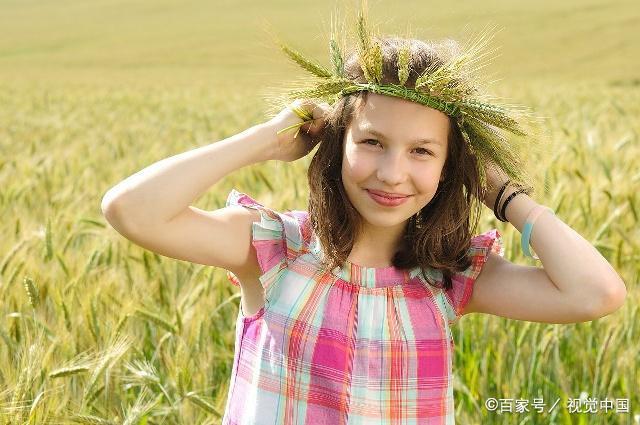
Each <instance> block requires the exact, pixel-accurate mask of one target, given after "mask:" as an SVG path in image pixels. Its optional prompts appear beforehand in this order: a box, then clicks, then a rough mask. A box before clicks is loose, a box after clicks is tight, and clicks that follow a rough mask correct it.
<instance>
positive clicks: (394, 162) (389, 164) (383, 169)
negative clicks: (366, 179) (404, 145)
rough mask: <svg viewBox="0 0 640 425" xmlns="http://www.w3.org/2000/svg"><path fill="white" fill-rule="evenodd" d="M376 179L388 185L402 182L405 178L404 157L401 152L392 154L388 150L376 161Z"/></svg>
mask: <svg viewBox="0 0 640 425" xmlns="http://www.w3.org/2000/svg"><path fill="white" fill-rule="evenodd" d="M376 176H377V178H378V180H380V181H381V182H384V183H386V184H387V185H389V186H394V185H397V184H400V183H403V182H404V181H405V180H406V178H407V171H406V164H405V158H404V157H403V155H401V154H394V153H393V152H391V151H389V152H388V153H387V154H386V155H382V156H381V157H380V160H379V162H378V171H377V173H376Z"/></svg>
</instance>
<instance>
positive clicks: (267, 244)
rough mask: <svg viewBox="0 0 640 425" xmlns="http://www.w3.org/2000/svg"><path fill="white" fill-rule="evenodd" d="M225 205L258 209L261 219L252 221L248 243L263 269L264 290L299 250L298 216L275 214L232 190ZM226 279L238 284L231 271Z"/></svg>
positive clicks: (261, 277)
mask: <svg viewBox="0 0 640 425" xmlns="http://www.w3.org/2000/svg"><path fill="white" fill-rule="evenodd" d="M226 206H242V207H245V208H253V209H255V210H257V211H258V212H260V221H259V222H254V223H253V224H252V230H251V235H252V241H251V243H252V245H253V246H254V248H255V249H256V253H257V257H258V264H259V265H260V270H261V272H262V274H261V276H260V282H261V283H262V287H263V288H265V290H266V288H267V287H268V286H269V285H271V283H273V282H274V281H276V280H277V279H278V278H279V276H280V275H281V273H282V272H283V271H284V270H285V269H286V268H287V266H288V264H289V262H290V261H292V260H293V259H295V258H296V256H297V255H298V253H299V252H300V251H301V248H302V245H303V239H302V234H301V229H300V225H299V222H298V219H297V218H296V215H295V213H294V212H287V213H278V212H276V211H274V210H272V209H270V208H267V207H265V206H264V205H262V204H260V203H259V202H257V201H255V200H254V199H253V198H251V197H250V196H248V195H246V194H244V193H241V192H238V191H237V190H235V189H232V190H231V192H230V193H229V196H228V197H227V202H226ZM227 278H228V279H229V281H230V282H231V283H232V284H234V285H237V286H239V285H240V282H239V280H238V278H237V277H236V275H234V274H233V273H232V272H230V271H227Z"/></svg>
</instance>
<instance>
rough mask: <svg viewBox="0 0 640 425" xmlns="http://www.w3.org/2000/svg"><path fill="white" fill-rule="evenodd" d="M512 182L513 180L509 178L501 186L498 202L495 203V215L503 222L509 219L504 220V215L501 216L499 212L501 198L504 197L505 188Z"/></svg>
mask: <svg viewBox="0 0 640 425" xmlns="http://www.w3.org/2000/svg"><path fill="white" fill-rule="evenodd" d="M510 182H511V180H507V181H506V182H505V183H504V184H503V185H502V187H501V188H500V191H499V192H498V196H496V202H495V204H493V215H495V216H496V218H497V219H498V220H500V221H502V222H505V221H507V220H503V219H502V217H500V214H498V204H499V203H500V198H501V197H502V193H503V192H504V190H505V189H506V188H507V185H508V184H509V183H510Z"/></svg>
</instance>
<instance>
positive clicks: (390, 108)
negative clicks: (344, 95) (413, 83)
mask: <svg viewBox="0 0 640 425" xmlns="http://www.w3.org/2000/svg"><path fill="white" fill-rule="evenodd" d="M448 134H449V118H448V117H447V115H445V114H444V113H442V112H440V111H438V110H436V109H432V108H429V107H427V106H424V105H421V104H418V103H415V102H411V101H409V100H405V99H401V98H397V97H391V96H385V95H379V94H375V93H368V94H367V101H366V103H365V105H364V107H362V108H361V109H360V110H359V111H357V112H356V113H355V116H354V117H353V119H352V120H351V123H350V124H349V126H348V127H347V129H346V131H345V136H344V143H343V157H342V182H343V184H344V188H345V191H346V193H347V195H348V196H349V200H350V201H351V203H352V204H353V206H354V207H355V209H356V210H357V211H358V212H359V213H360V215H361V216H362V218H363V219H364V227H365V229H367V228H368V229H372V230H373V229H376V228H380V227H386V228H392V229H393V230H398V231H401V230H402V229H404V227H405V224H406V221H407V220H408V219H409V218H410V217H411V216H412V215H414V214H415V213H417V212H418V211H420V210H421V209H422V208H423V207H424V206H426V205H427V204H428V203H429V201H431V199H432V198H433V196H434V195H435V193H436V190H437V189H438V184H439V182H440V181H441V175H442V170H443V168H444V163H445V160H446V155H447V143H448V141H447V137H448ZM370 191H381V192H387V193H388V194H393V196H403V197H404V198H403V202H401V203H400V202H396V203H398V205H395V206H389V205H384V199H382V203H380V202H377V201H376V200H375V197H374V196H372V195H371V194H370ZM389 196H391V195H389ZM378 199H379V198H378ZM389 230H391V229H389Z"/></svg>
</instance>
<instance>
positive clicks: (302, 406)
mask: <svg viewBox="0 0 640 425" xmlns="http://www.w3.org/2000/svg"><path fill="white" fill-rule="evenodd" d="M230 205H241V206H243V207H248V208H254V209H256V210H258V211H259V212H260V213H261V221H260V222H255V223H253V232H252V234H253V246H254V247H255V249H256V251H257V255H258V262H259V264H260V268H261V269H262V273H263V274H262V276H260V282H261V284H262V286H263V288H264V291H265V306H264V307H262V308H261V309H260V310H259V311H258V312H257V313H256V314H254V315H252V316H245V315H244V314H243V312H242V308H241V309H240V311H239V313H238V318H237V322H236V342H235V356H234V363H233V370H232V373H231V382H230V387H229V393H228V398H227V405H226V410H225V413H224V418H223V422H222V423H223V424H225V425H227V424H233V425H239V424H252V425H274V424H330V425H339V424H354V425H355V424H453V423H454V403H453V386H452V375H451V366H452V353H453V352H452V349H453V338H452V334H451V330H450V326H451V325H453V324H454V323H456V322H457V320H458V319H459V318H460V316H461V313H462V310H463V308H464V307H465V305H466V303H467V302H468V300H469V297H470V295H471V291H472V289H473V283H474V281H475V279H476V277H477V276H478V274H479V273H480V270H481V269H482V265H483V264H484V262H485V260H486V258H487V255H488V253H489V252H490V251H494V252H496V253H498V254H500V255H503V250H502V241H501V239H500V237H501V236H500V234H499V233H498V231H497V230H496V229H493V230H490V231H488V232H486V233H483V234H481V235H478V236H475V237H474V238H473V239H472V244H471V248H470V249H469V255H470V256H471V258H472V265H471V266H470V267H469V269H467V270H466V271H465V272H463V273H460V274H457V275H455V276H454V278H453V288H452V289H451V290H449V291H444V290H438V289H436V288H433V287H432V286H430V285H429V284H428V283H427V282H426V280H425V279H424V277H422V276H421V274H420V271H419V269H416V270H402V269H397V268H395V267H384V268H371V267H363V266H360V265H357V264H353V263H351V262H348V261H347V262H346V263H345V265H344V266H343V267H342V268H341V269H340V268H336V269H334V270H325V269H323V268H322V267H321V266H320V262H319V260H320V258H322V251H321V249H320V246H319V243H318V240H317V238H316V237H315V235H314V234H313V232H312V231H311V229H310V225H309V222H308V214H307V212H305V211H289V212H286V213H278V212H276V211H273V210H271V209H269V208H266V207H264V206H263V205H261V204H259V203H258V202H256V201H255V200H253V199H252V198H250V197H249V196H247V195H246V194H243V193H240V192H238V191H236V190H232V191H231V193H230V194H229V197H228V199H227V206H230ZM427 272H428V273H430V274H431V277H433V278H435V279H440V280H442V274H441V272H439V271H436V270H434V269H429V270H428V271H427ZM227 276H228V278H229V279H230V281H231V282H232V283H233V284H235V285H238V280H237V278H236V276H234V275H233V274H232V273H231V272H227Z"/></svg>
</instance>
